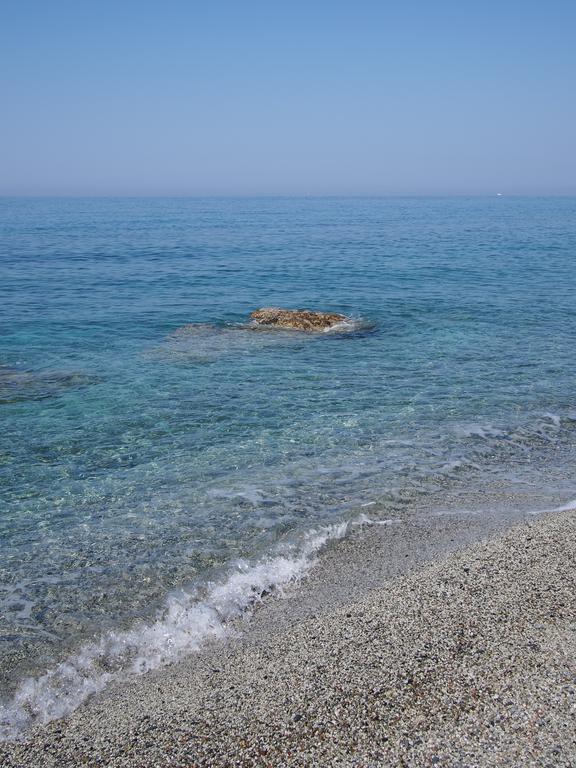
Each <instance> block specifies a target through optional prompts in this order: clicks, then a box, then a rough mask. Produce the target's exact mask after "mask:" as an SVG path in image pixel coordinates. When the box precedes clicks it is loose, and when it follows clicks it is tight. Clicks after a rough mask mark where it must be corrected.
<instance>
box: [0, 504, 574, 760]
mask: <svg viewBox="0 0 576 768" xmlns="http://www.w3.org/2000/svg"><path fill="white" fill-rule="evenodd" d="M478 520H479V518H475V517H474V516H473V515H471V516H470V521H469V522H467V523H464V522H463V519H459V522H454V521H452V520H451V518H450V516H449V515H447V516H445V517H444V518H441V517H437V518H436V522H435V525H436V526H437V527H438V526H440V527H441V528H442V530H441V531H440V532H439V533H438V532H437V534H436V535H437V540H438V542H440V541H442V542H444V544H443V545H442V546H439V545H438V546H437V547H436V550H435V551H436V553H437V556H436V557H435V558H434V560H433V561H432V562H430V558H429V557H420V558H414V557H412V560H411V562H412V566H411V567H404V568H400V567H399V566H398V562H399V560H397V561H396V564H394V563H392V565H389V566H387V567H388V572H387V576H386V578H384V577H382V578H380V579H379V580H377V581H374V577H373V576H367V574H368V573H370V574H373V572H374V568H375V566H374V563H375V561H376V559H377V558H378V557H380V561H382V562H384V560H382V557H381V556H379V555H378V553H377V549H378V542H379V541H380V542H381V541H382V540H383V538H384V537H386V540H387V541H389V542H390V541H392V542H393V539H394V536H396V537H399V536H400V534H398V533H396V531H397V530H398V531H399V530H400V528H401V526H396V527H395V526H394V524H393V523H391V524H390V525H389V526H388V527H386V526H379V527H378V529H377V530H376V528H374V532H373V534H372V538H371V539H370V537H368V538H367V539H366V538H365V539H364V540H363V542H362V543H359V542H356V543H355V542H354V541H352V542H351V543H348V544H346V543H343V544H342V546H343V547H346V546H348V547H350V549H351V550H354V552H351V554H352V555H354V556H353V557H352V556H351V557H349V558H343V557H342V553H341V552H340V554H339V560H338V558H334V559H333V561H332V564H331V565H328V566H324V572H323V573H320V575H317V576H314V578H312V579H311V583H310V584H309V585H308V586H306V585H304V592H302V590H300V591H299V592H298V593H295V594H294V595H292V596H291V597H289V598H288V599H287V600H283V601H270V602H271V603H275V604H276V606H277V607H276V608H274V607H272V608H270V609H268V608H267V606H264V607H263V608H262V609H261V610H260V611H257V613H256V615H255V616H254V619H253V621H252V623H251V624H250V629H249V630H247V631H246V632H243V633H242V632H241V633H239V636H237V637H236V638H234V639H231V640H230V641H228V642H226V643H215V644H213V645H212V646H211V647H209V648H208V649H207V650H206V651H205V652H204V653H201V654H196V655H195V656H194V657H191V658H190V659H189V660H186V661H184V662H182V663H180V664H178V665H174V666H173V667H170V668H168V669H165V670H162V671H160V672H158V673H152V674H149V675H146V676H144V677H142V678H140V679H136V680H134V681H133V682H131V683H130V684H128V685H124V686H120V685H118V686H116V687H113V688H112V689H110V690H109V691H107V692H106V693H105V695H103V696H100V697H99V698H97V699H95V700H94V701H92V702H89V703H88V704H87V705H85V706H84V707H82V708H80V709H79V710H78V711H77V712H76V713H74V714H73V715H72V716H71V717H70V718H68V719H67V720H65V721H59V722H55V723H51V724H50V725H48V726H46V727H43V728H39V729H37V730H36V731H35V732H34V733H33V734H32V736H31V738H30V739H29V740H28V741H26V742H22V743H12V744H5V745H3V746H0V765H2V766H3V767H5V768H14V766H18V768H24V767H26V768H35V767H38V768H39V767H40V766H42V768H51V767H54V768H56V766H58V768H67V767H68V766H110V767H114V768H116V767H118V768H120V766H129V767H130V768H140V767H142V768H144V766H146V768H153V766H159V767H160V766H162V767H164V766H174V767H177V766H178V767H180V766H182V767H184V766H186V768H192V766H365V767H366V768H367V767H368V766H459V767H462V768H463V767H464V766H468V767H469V768H479V767H481V766H511V767H512V766H514V767H516V766H550V768H552V766H554V768H557V767H559V766H566V767H568V766H576V588H575V582H576V578H575V574H576V512H575V511H567V512H561V513H556V514H551V515H542V516H533V517H530V516H527V517H525V518H523V519H522V520H521V521H520V522H517V523H516V524H515V525H514V526H513V527H512V528H511V529H509V530H506V531H505V532H503V533H502V532H501V531H500V533H499V534H498V535H497V536H495V537H492V538H490V539H489V540H487V541H486V540H481V541H478V539H482V538H485V537H483V535H482V526H481V525H480V523H479V522H478ZM416 524H417V523H413V525H416ZM474 526H476V529H477V530H476V533H475V535H471V534H470V531H471V530H473V529H474ZM497 528H498V526H496V525H492V528H491V530H492V531H495V530H497ZM450 530H451V531H452V533H453V535H447V531H448V533H450ZM431 536H432V534H431ZM403 537H404V538H403V541H405V542H406V541H409V540H410V537H409V536H407V535H406V534H403ZM430 540H432V539H430ZM421 541H424V540H423V539H421ZM474 541H476V543H471V542H474ZM446 542H450V543H449V544H446ZM389 546H394V547H395V551H396V553H397V557H398V558H402V559H404V558H406V559H407V560H410V558H409V557H408V555H404V554H403V553H402V554H399V547H400V549H401V542H400V540H399V539H398V541H396V544H394V543H393V544H392V545H391V544H389ZM430 546H432V545H430ZM370 547H371V548H372V549H371V554H367V555H366V558H367V561H370V567H369V568H364V569H363V560H362V558H361V553H362V551H365V552H366V553H368V551H369V550H370ZM462 547H464V548H462ZM362 548H364V549H362ZM450 549H456V550H457V551H453V552H449V551H448V550H450ZM426 560H428V562H423V561H426ZM337 562H340V563H344V562H346V563H347V566H346V568H347V569H348V570H346V569H344V570H345V573H340V574H339V576H338V575H337V574H336V571H334V590H333V595H334V597H333V599H332V600H322V601H319V600H316V602H314V601H313V600H310V599H309V597H310V594H311V593H312V592H314V590H316V592H317V591H318V589H319V588H320V583H322V584H323V585H324V586H323V587H322V588H323V589H324V592H325V594H327V593H328V592H330V584H329V583H328V584H327V581H326V575H327V573H326V568H336V567H337V565H336V563H337ZM343 567H344V566H343ZM354 568H356V570H357V574H358V578H357V579H356V582H357V584H360V585H361V586H360V587H358V586H356V587H355V588H354V589H355V591H354V589H353V588H352V587H351V589H350V590H349V591H348V592H346V593H345V591H344V592H343V591H342V590H340V591H339V588H338V584H340V585H342V584H344V583H346V582H352V581H354V580H355V577H354V572H353V569H354ZM370 578H372V579H373V583H370V584H367V583H366V581H367V580H369V579H370ZM362 585H363V586H362ZM306 590H308V597H306V594H305V593H306ZM290 604H292V605H290ZM298 604H300V605H301V608H300V610H299V611H298V610H294V608H295V606H297V605H298ZM314 606H316V607H314ZM320 606H322V607H320ZM267 610H270V611H271V612H272V614H274V611H275V612H276V618H275V620H274V621H272V622H271V621H270V617H267V616H266V612H267Z"/></svg>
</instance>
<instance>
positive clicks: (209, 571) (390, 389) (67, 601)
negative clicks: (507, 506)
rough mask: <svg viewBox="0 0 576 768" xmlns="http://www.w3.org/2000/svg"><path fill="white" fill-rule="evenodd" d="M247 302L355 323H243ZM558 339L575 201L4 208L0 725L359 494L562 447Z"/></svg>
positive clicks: (574, 317)
mask: <svg viewBox="0 0 576 768" xmlns="http://www.w3.org/2000/svg"><path fill="white" fill-rule="evenodd" d="M267 305H278V306H286V307H309V308H318V309H323V310H335V311H339V312H343V313H345V314H347V315H350V316H352V317H353V318H354V319H355V320H356V321H357V324H356V326H355V329H354V330H353V331H350V332H342V333H338V332H333V333H325V334H320V335H318V336H309V335H306V334H300V333H298V332H292V333H291V332H280V333H276V332H255V331H253V330H248V329H246V328H245V327H243V324H244V323H245V322H246V319H247V315H248V313H249V312H250V311H251V310H252V309H255V308H258V307H261V306H267ZM186 324H200V325H198V326H195V327H193V328H190V329H188V331H186V332H179V333H175V332H176V331H177V329H178V328H180V327H181V326H183V325H186ZM575 338H576V200H575V199H572V198H547V199H536V198H534V199H529V198H506V197H503V198H490V199H489V198H485V199H482V198H470V199H465V198H454V199H449V198H446V199H440V198H436V199H432V198H430V199H422V198H420V199H229V200H223V199H1V200H0V610H1V622H0V668H1V673H0V682H1V687H2V689H3V692H4V694H3V695H4V702H5V709H4V713H3V715H2V718H3V721H4V728H5V733H8V735H10V733H13V732H15V730H17V729H18V728H19V727H21V726H23V725H26V724H27V723H28V722H30V721H31V720H33V719H34V718H39V719H48V718H49V717H53V716H56V715H58V714H60V713H62V712H65V711H68V710H69V709H70V708H72V707H73V706H74V705H75V704H76V703H78V701H81V700H82V699H83V698H85V696H86V695H87V693H89V692H90V690H92V689H97V688H99V687H103V685H105V684H106V682H107V681H108V680H109V679H111V677H112V676H114V675H123V674H128V673H132V672H138V671H142V670H143V669H147V668H150V667H154V666H158V665H159V664H163V663H165V662H166V661H168V660H170V659H171V658H176V657H178V655H180V654H182V653H185V652H186V651H187V650H190V649H191V648H194V647H196V646H197V645H198V643H199V642H201V640H202V639H203V638H204V637H206V636H208V635H210V634H218V633H219V632H221V631H222V628H223V623H224V622H225V619H226V618H227V617H228V616H230V615H233V614H234V612H235V611H238V610H241V608H242V607H243V606H245V605H247V604H248V603H249V602H250V600H252V599H254V595H255V594H257V593H258V591H260V590H261V589H268V588H270V587H272V586H273V585H274V584H275V583H282V581H286V580H287V579H289V578H291V576H293V575H294V574H297V573H299V572H301V570H302V569H303V568H304V567H305V564H306V562H307V559H308V558H309V557H310V556H311V555H312V554H313V553H314V552H315V551H316V549H317V548H318V546H319V545H320V544H321V543H322V541H324V540H325V539H327V538H329V537H330V536H338V535H341V534H342V532H343V528H342V527H338V526H339V525H340V524H341V523H343V522H345V521H346V520H351V519H353V518H354V516H357V515H358V514H359V512H360V511H363V510H364V511H366V510H365V509H364V507H363V505H370V504H371V503H372V502H384V503H385V505H386V508H390V509H396V510H398V509H401V508H402V507H403V506H406V505H408V504H410V502H411V500H413V499H414V498H415V497H417V496H418V497H421V496H422V495H423V494H426V493H429V492H431V491H433V490H434V489H437V488H438V487H439V486H442V484H449V483H451V482H470V483H480V482H482V478H485V477H486V476H488V475H493V474H495V473H499V472H500V473H506V474H507V476H508V477H511V476H512V475H513V472H514V468H515V467H517V466H521V465H524V466H525V465H527V464H529V463H530V462H531V461H533V460H534V458H535V457H536V456H540V457H541V456H542V455H543V454H544V453H545V452H546V451H548V452H550V451H553V450H554V448H555V447H556V446H558V445H561V444H567V443H570V442H571V441H573V439H574V432H575V431H576V405H575V394H574V382H575V381H576V354H575V344H574V341H575ZM550 455H552V454H550ZM575 489H576V482H575ZM575 495H576V494H575ZM311 532H312V533H311ZM63 659H67V660H68V667H67V668H66V669H64V668H63V667H62V666H60V667H58V664H59V662H62V660H63ZM48 670H50V671H49V672H48V675H44V676H42V673H44V672H46V671H48ZM29 675H32V679H30V680H28V682H25V683H22V680H23V679H24V678H25V677H26V676H29ZM15 691H16V699H14V695H15ZM55 702H56V703H55ZM2 718H0V719H2ZM1 727H2V726H1V725H0V728H1Z"/></svg>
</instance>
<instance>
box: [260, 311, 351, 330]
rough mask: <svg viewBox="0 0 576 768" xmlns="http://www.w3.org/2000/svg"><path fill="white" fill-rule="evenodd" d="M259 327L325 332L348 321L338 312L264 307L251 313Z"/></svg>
mask: <svg viewBox="0 0 576 768" xmlns="http://www.w3.org/2000/svg"><path fill="white" fill-rule="evenodd" d="M250 317H251V318H252V320H255V321H256V323H258V324H259V325H265V326H270V327H273V328H292V329H293V330H297V331H325V330H327V329H329V328H333V327H334V326H335V325H338V324H339V323H344V322H346V321H347V320H348V318H347V317H346V316H345V315H340V314H338V313H337V312H316V311H313V310H311V309H281V308H280V307H263V308H262V309H257V310H255V311H254V312H251V313H250Z"/></svg>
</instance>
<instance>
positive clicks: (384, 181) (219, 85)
mask: <svg viewBox="0 0 576 768" xmlns="http://www.w3.org/2000/svg"><path fill="white" fill-rule="evenodd" d="M0 80H1V108H2V117H1V120H0V135H1V142H0V194H136V195H137V194H145V195H147V194H193V195H197V194H201V195H202V194H206V195H211V194H215V195H220V194H223V195H226V194H313V195H315V194H336V195H337V194H406V193H408V194H412V193H414V194H422V193H424V194H426V193H432V194H443V193H480V194H483V193H488V194H492V193H495V192H497V191H498V192H504V193H524V194H540V193H544V194H546V193H570V192H576V3H575V2H574V1H573V0H572V1H571V2H568V1H565V2H556V1H555V0H550V1H549V2H544V0H538V1H537V2H534V1H533V0H524V2H520V1H516V0H508V1H507V0H501V1H500V2H493V0H483V1H482V2H481V1H480V0H477V1H476V2H473V0H470V2H468V0H459V2H447V1H444V0H426V2H423V1H420V2H416V1H415V2H411V1H410V0H405V1H404V2H401V1H400V0H395V1H394V2H386V0H381V1H380V2H371V1H370V0H356V1H353V0H347V2H339V1H338V0H316V1H315V0H307V2H302V1H301V0H283V2H280V0H276V1H275V0H267V1H266V2H264V1H260V0H257V1H252V0H244V1H242V0H236V1H235V2H232V1H229V2H226V1H225V0H203V1H202V2H200V1H199V0H197V1H195V0H186V1H185V0H164V1H163V2H160V0H157V2H149V1H147V0H116V1H115V2H111V1H109V0H92V1H91V2H90V1H89V0H85V1H83V0H4V3H3V6H2V14H1V22H0Z"/></svg>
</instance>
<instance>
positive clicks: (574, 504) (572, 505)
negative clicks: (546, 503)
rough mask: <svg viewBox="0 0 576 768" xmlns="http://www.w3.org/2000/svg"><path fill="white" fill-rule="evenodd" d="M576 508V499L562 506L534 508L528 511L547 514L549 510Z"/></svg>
mask: <svg viewBox="0 0 576 768" xmlns="http://www.w3.org/2000/svg"><path fill="white" fill-rule="evenodd" d="M571 510H576V499H574V500H573V501H569V502H568V503H567V504H563V505H562V506H561V507H553V508H552V509H533V510H532V511H530V512H528V514H529V515H545V514H547V513H549V512H570V511H571Z"/></svg>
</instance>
